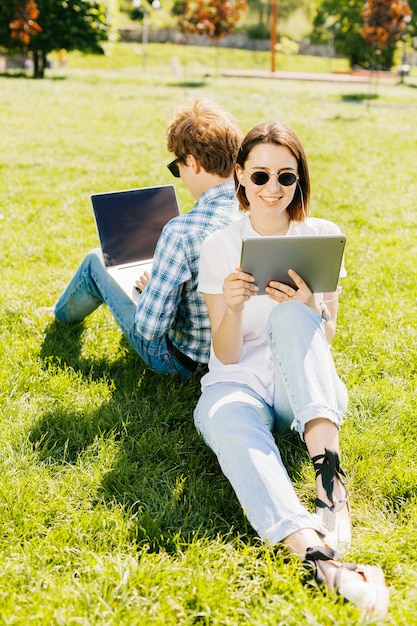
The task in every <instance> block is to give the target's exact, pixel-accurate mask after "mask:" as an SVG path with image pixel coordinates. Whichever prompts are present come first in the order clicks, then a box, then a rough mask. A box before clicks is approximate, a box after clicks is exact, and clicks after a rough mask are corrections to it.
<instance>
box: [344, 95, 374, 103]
mask: <svg viewBox="0 0 417 626" xmlns="http://www.w3.org/2000/svg"><path fill="white" fill-rule="evenodd" d="M378 98H379V96H378V94H376V93H350V94H345V95H343V96H342V98H341V99H342V101H343V102H367V101H368V100H377V99H378Z"/></svg>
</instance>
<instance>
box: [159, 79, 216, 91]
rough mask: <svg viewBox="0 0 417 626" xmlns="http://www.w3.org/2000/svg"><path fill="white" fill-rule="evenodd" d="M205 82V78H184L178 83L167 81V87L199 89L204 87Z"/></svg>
mask: <svg viewBox="0 0 417 626" xmlns="http://www.w3.org/2000/svg"><path fill="white" fill-rule="evenodd" d="M206 85H207V82H206V81H205V80H189V81H188V80H185V81H182V82H179V83H169V84H168V86H169V87H182V88H183V89H201V88H202V87H206Z"/></svg>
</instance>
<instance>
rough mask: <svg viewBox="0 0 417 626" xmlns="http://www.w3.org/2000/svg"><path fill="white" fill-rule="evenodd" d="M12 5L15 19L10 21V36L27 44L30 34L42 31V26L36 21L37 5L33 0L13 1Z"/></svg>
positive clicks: (37, 14)
mask: <svg viewBox="0 0 417 626" xmlns="http://www.w3.org/2000/svg"><path fill="white" fill-rule="evenodd" d="M14 7H15V19H14V20H13V21H12V22H10V36H11V37H12V39H18V40H19V41H20V42H21V43H22V44H23V45H24V46H28V45H29V44H30V38H31V36H32V35H36V34H37V33H40V32H42V27H41V26H39V24H38V23H37V21H36V20H37V19H38V16H39V9H38V6H37V4H36V2H35V1H34V0H22V1H21V2H15V3H14Z"/></svg>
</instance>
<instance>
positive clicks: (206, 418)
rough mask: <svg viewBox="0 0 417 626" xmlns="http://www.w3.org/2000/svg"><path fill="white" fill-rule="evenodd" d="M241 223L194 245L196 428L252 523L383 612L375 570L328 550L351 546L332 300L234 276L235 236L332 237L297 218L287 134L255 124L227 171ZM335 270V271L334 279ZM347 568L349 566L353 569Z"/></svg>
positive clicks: (294, 156)
mask: <svg viewBox="0 0 417 626" xmlns="http://www.w3.org/2000/svg"><path fill="white" fill-rule="evenodd" d="M235 186H236V190H237V191H236V193H237V198H238V200H239V205H240V210H241V211H242V212H243V214H244V215H243V218H242V219H241V220H239V221H237V222H235V223H234V224H232V225H229V226H227V227H226V228H225V229H223V230H221V231H218V232H217V233H214V234H213V235H211V236H210V237H209V238H208V239H207V240H206V241H205V242H204V243H203V245H202V249H201V256H200V275H199V290H200V291H201V292H202V293H203V294H204V297H205V300H206V304H207V307H208V311H209V316H210V324H211V331H212V350H211V356H210V361H209V371H208V373H207V374H206V375H205V376H204V377H203V378H202V395H201V398H200V400H199V402H198V405H197V407H196V410H195V423H196V426H197V428H198V430H199V431H200V433H201V434H202V436H203V437H204V439H205V441H206V443H207V444H208V445H209V446H210V447H211V448H212V450H213V451H214V452H215V454H216V455H217V457H218V460H219V463H220V466H221V468H222V470H223V472H224V474H225V475H226V477H227V478H228V479H229V481H230V482H231V484H232V486H233V488H234V490H235V492H236V494H237V497H238V499H239V501H240V504H241V505H242V507H243V509H244V511H245V514H246V515H247V517H248V519H249V521H250V522H251V524H252V526H253V527H254V528H255V530H256V531H257V533H258V534H259V536H260V537H261V538H262V539H264V540H267V541H269V542H271V543H272V544H276V543H279V542H281V543H283V544H284V545H285V546H287V548H288V549H289V550H290V551H291V552H294V553H296V554H298V555H299V556H300V557H301V558H303V559H304V560H305V561H307V562H309V563H310V564H311V565H313V566H314V568H315V576H316V579H317V580H319V581H320V582H323V581H324V582H325V584H326V585H327V587H328V588H329V589H337V591H338V593H339V594H341V595H342V596H344V597H345V598H346V599H348V600H351V601H352V602H354V603H355V604H356V605H357V606H359V607H361V608H362V609H363V610H364V612H366V613H369V612H373V613H374V614H377V615H378V616H383V615H385V613H386V611H387V609H388V602H389V593H388V590H387V588H386V587H385V583H384V575H383V573H382V570H381V569H380V568H378V567H369V566H352V565H349V566H348V567H346V566H345V565H344V564H343V563H341V562H340V561H339V560H338V554H337V552H336V549H337V548H338V547H340V546H342V547H344V548H346V547H347V546H348V545H349V543H350V519H349V505H348V498H347V492H346V488H345V485H344V482H343V479H344V473H343V471H342V470H341V468H340V463H339V443H338V432H339V427H340V424H341V421H342V418H343V415H344V413H345V411H346V407H347V392H346V388H345V386H344V384H343V383H342V381H341V380H340V378H339V377H338V376H337V373H336V371H335V368H334V364H333V360H332V356H331V353H330V349H329V344H330V341H331V340H332V338H333V336H334V333H335V329H336V318H337V307H338V294H337V292H335V293H325V294H318V293H315V294H313V293H312V292H311V291H310V289H309V288H308V286H307V285H306V283H305V282H304V281H303V279H302V277H301V276H299V275H298V274H296V273H295V272H294V271H292V270H290V271H289V274H290V276H291V278H292V279H293V280H294V282H295V284H296V288H292V287H289V286H287V285H285V284H283V283H280V282H276V281H271V282H270V283H269V286H268V287H267V288H266V295H257V292H258V286H257V285H256V284H255V282H254V279H253V277H252V276H251V275H249V274H246V273H244V272H243V271H242V270H241V269H240V268H239V262H240V252H241V245H242V239H243V238H244V237H262V236H268V235H283V236H288V237H290V236H295V235H297V236H300V235H301V236H302V235H314V234H330V233H340V230H339V228H338V227H337V226H336V225H335V224H333V223H331V222H329V221H327V220H322V219H318V218H308V217H307V212H308V205H309V195H310V182H309V173H308V165H307V160H306V156H305V153H304V149H303V147H302V145H301V143H300V141H299V139H298V137H297V136H296V134H295V133H294V132H293V131H292V130H291V129H290V128H288V127H287V126H286V125H284V124H282V123H280V122H276V123H265V124H260V125H258V126H256V127H255V128H254V129H253V130H251V131H250V132H249V133H248V134H247V135H246V137H245V138H244V140H243V144H242V147H241V149H240V151H239V155H238V158H237V164H236V168H235ZM342 272H344V270H342ZM286 427H290V428H292V429H295V430H297V431H298V432H299V434H300V436H301V437H302V438H303V439H304V441H305V444H306V446H307V450H308V452H309V454H310V456H311V458H312V461H313V464H314V468H315V471H316V487H317V500H316V514H312V513H310V512H309V511H308V510H307V509H306V508H305V507H304V506H303V505H302V504H301V502H300V500H299V499H298V497H297V495H296V493H295V491H294V488H293V485H292V483H291V481H290V479H289V476H288V474H287V471H286V469H285V467H284V465H283V463H282V460H281V456H280V453H279V450H278V448H277V445H276V443H275V440H274V438H273V436H272V431H273V430H274V428H278V429H283V428H286ZM352 568H353V569H352Z"/></svg>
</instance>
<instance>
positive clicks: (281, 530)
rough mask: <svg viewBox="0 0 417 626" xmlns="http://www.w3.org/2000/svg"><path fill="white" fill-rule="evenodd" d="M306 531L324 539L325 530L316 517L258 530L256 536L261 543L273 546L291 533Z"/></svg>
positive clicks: (289, 521)
mask: <svg viewBox="0 0 417 626" xmlns="http://www.w3.org/2000/svg"><path fill="white" fill-rule="evenodd" d="M306 529H311V530H315V531H316V532H317V534H318V535H320V536H321V537H324V535H325V534H326V530H325V528H323V526H322V525H321V524H320V521H319V519H318V517H316V515H308V516H306V517H297V518H293V519H289V520H285V521H284V523H279V524H275V526H271V527H270V528H267V529H264V530H262V529H259V530H258V534H259V537H260V538H261V539H262V541H265V542H268V543H270V544H272V545H275V544H277V543H281V542H282V541H283V540H284V539H286V537H289V536H290V535H292V534H293V533H296V532H298V531H300V530H306Z"/></svg>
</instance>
